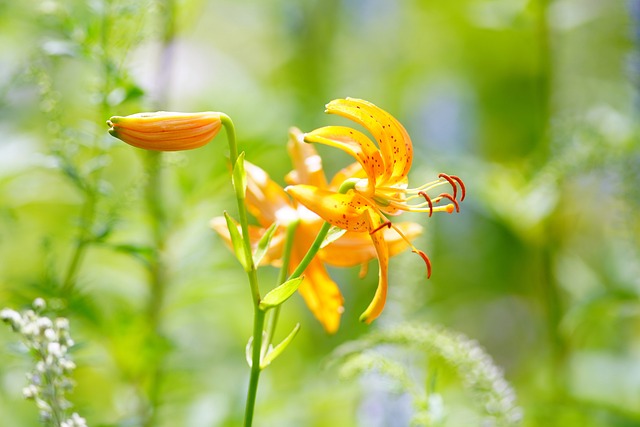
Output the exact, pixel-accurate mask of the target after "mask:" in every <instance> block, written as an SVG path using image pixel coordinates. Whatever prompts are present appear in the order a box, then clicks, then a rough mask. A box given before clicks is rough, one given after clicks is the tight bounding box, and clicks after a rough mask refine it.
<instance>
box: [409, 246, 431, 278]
mask: <svg viewBox="0 0 640 427" xmlns="http://www.w3.org/2000/svg"><path fill="white" fill-rule="evenodd" d="M411 252H413V253H414V254H418V255H420V257H421V258H422V260H423V261H424V263H425V264H427V279H429V278H430V277H431V260H429V257H428V256H427V254H425V253H424V252H422V251H421V250H420V249H415V248H414V249H413V250H412V251H411Z"/></svg>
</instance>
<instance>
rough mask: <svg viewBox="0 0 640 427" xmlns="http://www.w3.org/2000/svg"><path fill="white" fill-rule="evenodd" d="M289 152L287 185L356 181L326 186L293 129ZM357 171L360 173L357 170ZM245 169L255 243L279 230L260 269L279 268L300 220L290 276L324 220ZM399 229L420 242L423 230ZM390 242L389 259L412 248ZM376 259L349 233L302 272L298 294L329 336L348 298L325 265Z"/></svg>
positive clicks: (220, 229)
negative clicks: (288, 234)
mask: <svg viewBox="0 0 640 427" xmlns="http://www.w3.org/2000/svg"><path fill="white" fill-rule="evenodd" d="M288 149H289V154H290V156H291V158H292V160H293V164H294V170H293V171H292V172H290V173H289V174H288V175H287V176H286V178H285V180H286V181H287V183H289V184H292V185H295V184H306V185H313V186H315V187H318V188H327V189H329V188H334V186H335V185H340V184H341V183H342V182H343V181H344V180H345V179H346V178H351V177H352V176H353V171H354V170H355V169H354V168H353V167H351V168H345V169H344V170H343V171H341V172H339V173H338V174H337V175H336V178H334V180H332V182H331V183H329V184H328V183H327V180H326V178H325V175H324V171H323V169H322V161H321V159H320V156H319V155H318V153H317V152H316V150H315V148H314V147H313V146H312V145H310V144H305V143H304V142H303V140H302V133H301V132H300V131H299V130H297V129H291V132H290V138H289V144H288ZM356 165H357V164H356ZM357 166H358V169H361V168H360V166H359V165H357ZM245 170H246V174H247V206H248V209H249V212H250V213H251V214H252V215H253V216H255V217H256V219H257V220H258V222H259V223H260V226H250V228H249V234H250V238H251V241H252V243H254V244H257V242H258V240H259V239H260V237H261V236H262V235H263V234H264V232H265V231H266V229H267V228H268V227H269V226H271V224H273V223H274V222H277V223H278V228H277V230H276V232H275V233H274V236H273V237H272V240H271V244H270V245H269V248H268V250H267V253H266V254H265V256H264V258H263V259H262V261H261V264H272V265H275V266H279V265H280V263H281V257H282V251H283V247H284V238H285V234H286V228H287V225H288V224H290V223H291V222H292V221H298V226H297V228H296V233H295V237H294V242H293V246H292V251H291V259H290V264H289V273H291V272H293V270H295V268H296V266H297V265H298V264H299V262H300V261H301V260H302V258H303V257H304V255H305V254H306V253H307V250H308V249H309V247H310V246H311V244H312V243H313V241H314V240H315V238H316V236H317V235H318V232H319V230H320V228H321V227H322V224H323V223H324V221H323V220H322V218H320V217H319V216H318V215H316V214H315V213H313V212H311V211H310V210H308V209H307V208H306V207H304V206H302V205H300V204H298V203H296V202H295V201H292V200H291V198H290V197H289V196H288V195H287V194H286V193H285V191H284V190H283V189H282V187H281V186H280V185H278V184H277V183H276V182H274V181H273V180H271V179H270V178H269V176H268V174H267V173H266V172H265V171H264V170H262V169H261V168H259V167H258V166H255V165H253V164H251V163H249V162H246V161H245ZM335 188H337V187H335ZM211 225H212V227H213V229H214V230H215V231H216V232H217V233H218V234H220V235H221V236H222V237H223V238H224V239H225V241H226V242H227V243H228V244H230V243H231V239H230V237H229V231H228V230H227V228H226V222H225V220H224V218H222V217H218V218H214V219H213V220H212V222H211ZM398 227H400V228H401V229H402V230H403V232H404V233H405V234H406V236H408V237H409V238H414V237H416V236H417V235H418V234H420V232H421V231H422V227H421V226H420V225H418V224H414V223H401V224H398ZM385 231H386V230H385ZM386 238H387V239H388V243H389V253H390V254H391V255H395V254H397V253H399V252H401V251H402V250H404V249H406V248H407V247H408V245H407V243H406V242H405V241H404V240H403V239H400V238H397V234H396V235H388V236H386ZM375 256H376V251H375V249H374V247H373V245H372V244H371V240H370V239H369V237H368V236H367V233H356V232H347V233H345V234H344V235H343V236H342V237H340V238H339V239H338V240H337V241H334V242H333V243H331V244H329V245H327V246H326V247H324V248H323V249H321V250H320V251H319V253H318V255H317V256H316V257H314V258H313V260H312V261H311V263H310V264H309V265H308V267H307V268H306V270H305V271H304V276H305V279H304V281H303V282H302V284H301V285H300V287H299V288H298V290H299V291H300V294H301V295H302V297H303V298H304V300H305V302H306V304H307V306H308V307H309V309H310V310H311V312H312V313H313V314H314V316H315V317H316V318H317V319H318V320H319V321H320V323H321V324H322V326H323V327H324V329H325V330H326V331H327V332H329V333H333V332H335V331H336V330H337V329H338V327H339V325H340V316H341V313H342V311H343V301H344V299H343V297H342V294H341V293H340V290H339V289H338V286H337V284H336V283H335V282H334V281H333V280H332V279H331V277H330V276H329V274H328V272H327V270H326V268H325V266H324V263H327V264H330V265H334V266H341V267H348V266H354V265H363V266H365V265H366V263H367V262H368V261H370V260H371V259H373V258H374V257H375Z"/></svg>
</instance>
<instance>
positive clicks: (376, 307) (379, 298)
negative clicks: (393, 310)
mask: <svg viewBox="0 0 640 427" xmlns="http://www.w3.org/2000/svg"><path fill="white" fill-rule="evenodd" d="M365 218H366V220H367V224H368V226H369V228H370V229H371V230H375V229H377V228H379V227H380V226H381V225H382V223H383V221H382V219H381V218H380V217H379V216H378V215H377V214H376V213H374V212H373V211H371V210H367V212H366V214H365ZM380 231H381V230H378V231H377V232H375V233H373V234H371V241H372V242H373V246H374V247H375V249H376V254H377V255H378V277H379V279H378V288H377V289H376V293H375V295H374V296H373V300H372V301H371V303H370V304H369V306H368V307H367V309H366V310H365V311H364V313H362V315H361V316H360V320H361V321H363V322H365V323H367V324H368V323H371V322H373V321H374V320H375V319H376V318H377V317H378V316H379V315H380V313H382V310H383V309H384V305H385V302H386V301H387V288H388V287H389V276H388V272H389V250H388V248H387V244H386V243H385V241H384V233H381V232H380Z"/></svg>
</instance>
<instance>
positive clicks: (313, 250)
mask: <svg viewBox="0 0 640 427" xmlns="http://www.w3.org/2000/svg"><path fill="white" fill-rule="evenodd" d="M330 228H331V224H329V223H328V222H325V223H324V224H322V228H321V229H320V231H319V232H318V235H317V236H316V239H315V240H314V241H313V243H312V244H311V247H310V248H309V250H308V251H307V254H306V255H305V256H304V258H302V261H300V264H298V266H297V267H296V269H295V270H294V271H293V273H291V276H289V280H291V279H295V278H297V277H300V276H301V275H302V273H304V270H305V269H306V268H307V267H308V266H309V263H310V262H311V260H312V259H313V257H314V256H316V254H317V253H318V251H319V250H320V245H322V242H323V241H324V238H325V237H327V233H328V232H329V229H330Z"/></svg>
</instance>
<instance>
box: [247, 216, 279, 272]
mask: <svg viewBox="0 0 640 427" xmlns="http://www.w3.org/2000/svg"><path fill="white" fill-rule="evenodd" d="M277 228H278V223H277V222H274V223H273V224H271V226H270V227H269V228H267V231H265V232H264V234H263V235H262V237H261V238H260V240H259V241H258V247H257V248H256V250H255V252H254V253H253V265H255V266H258V265H260V261H262V258H264V255H265V254H266V253H267V249H269V244H270V243H271V238H272V237H273V233H274V232H275V231H276V229H277Z"/></svg>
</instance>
